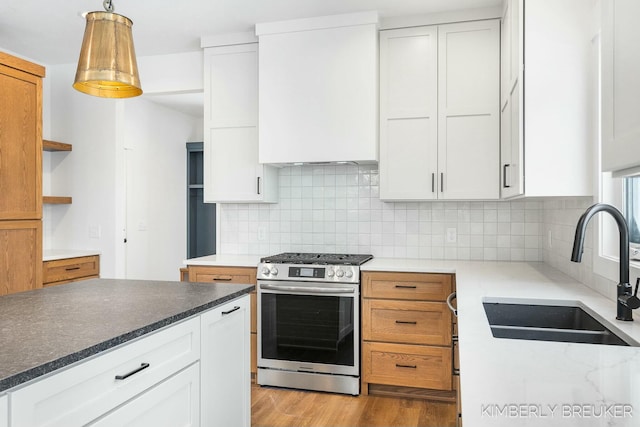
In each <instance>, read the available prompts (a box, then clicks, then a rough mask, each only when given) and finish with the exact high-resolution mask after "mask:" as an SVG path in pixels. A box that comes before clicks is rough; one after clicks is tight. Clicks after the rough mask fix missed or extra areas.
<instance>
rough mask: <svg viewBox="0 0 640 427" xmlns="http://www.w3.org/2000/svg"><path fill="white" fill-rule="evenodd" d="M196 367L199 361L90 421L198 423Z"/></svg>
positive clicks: (159, 425) (98, 425) (191, 426)
mask: <svg viewBox="0 0 640 427" xmlns="http://www.w3.org/2000/svg"><path fill="white" fill-rule="evenodd" d="M199 368H200V367H199V364H198V363H194V364H193V365H191V366H189V367H188V368H186V369H185V370H183V371H181V372H179V373H177V374H176V375H174V376H172V377H171V378H169V379H168V380H166V381H164V382H162V383H160V384H158V385H157V386H155V387H153V388H151V389H150V390H148V391H146V392H144V393H143V394H141V395H140V396H138V397H136V398H134V399H132V400H130V401H129V402H127V403H126V404H125V405H123V406H121V407H119V408H118V409H116V410H114V411H113V412H110V413H109V414H107V415H106V416H104V417H102V418H100V419H99V420H97V421H95V422H93V423H91V424H89V425H90V426H93V427H112V426H122V427H125V426H126V427H149V426H153V427H177V426H179V427H199V426H200V369H199Z"/></svg>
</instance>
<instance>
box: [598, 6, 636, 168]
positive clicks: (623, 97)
mask: <svg viewBox="0 0 640 427" xmlns="http://www.w3.org/2000/svg"><path fill="white" fill-rule="evenodd" d="M602 12H603V20H602V21H603V22H602V169H603V170H604V171H612V172H619V173H620V174H629V173H634V174H637V173H638V172H640V114H638V112H639V111H640V81H639V80H638V76H640V55H638V46H640V25H638V17H640V2H639V1H638V0H615V1H614V0H605V1H603V11H602ZM625 169H626V171H625Z"/></svg>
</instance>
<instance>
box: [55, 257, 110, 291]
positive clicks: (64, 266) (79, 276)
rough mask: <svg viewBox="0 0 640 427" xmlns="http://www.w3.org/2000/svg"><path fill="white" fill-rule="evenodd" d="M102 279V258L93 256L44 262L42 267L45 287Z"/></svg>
mask: <svg viewBox="0 0 640 427" xmlns="http://www.w3.org/2000/svg"><path fill="white" fill-rule="evenodd" d="M97 277H100V256H99V255H91V256H83V257H75V258H63V259H56V260H51V261H44V262H43V265H42V282H43V286H53V285H61V284H63V283H69V282H75V281H78V280H85V279H92V278H97Z"/></svg>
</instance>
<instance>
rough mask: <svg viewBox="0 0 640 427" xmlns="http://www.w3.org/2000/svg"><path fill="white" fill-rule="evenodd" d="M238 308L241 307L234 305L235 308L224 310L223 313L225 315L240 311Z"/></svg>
mask: <svg viewBox="0 0 640 427" xmlns="http://www.w3.org/2000/svg"><path fill="white" fill-rule="evenodd" d="M238 310H240V307H238V306H235V307H233V308H232V309H231V310H229V311H223V312H222V315H223V316H225V315H227V314H231V313H233V312H234V311H238Z"/></svg>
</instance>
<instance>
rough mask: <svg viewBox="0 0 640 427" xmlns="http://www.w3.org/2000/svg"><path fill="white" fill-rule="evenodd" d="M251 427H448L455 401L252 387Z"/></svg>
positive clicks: (453, 415) (453, 412)
mask: <svg viewBox="0 0 640 427" xmlns="http://www.w3.org/2000/svg"><path fill="white" fill-rule="evenodd" d="M251 425H252V426H253V427H321V426H326V427H329V426H330V427H358V426H363V427H364V426H367V427H374V426H375V427H378V426H379V427H418V426H424V427H431V426H433V427H449V426H455V425H456V405H455V403H441V402H428V401H424V400H417V399H395V398H390V397H380V396H347V395H341V394H331V393H316V392H311V391H299V390H289V389H279V388H271V387H259V386H256V385H253V386H252V388H251Z"/></svg>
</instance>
